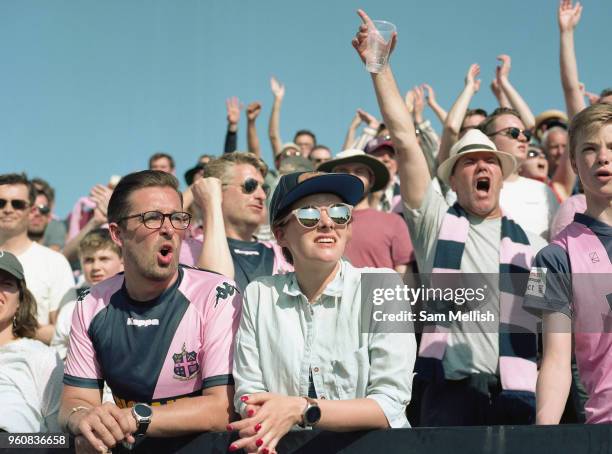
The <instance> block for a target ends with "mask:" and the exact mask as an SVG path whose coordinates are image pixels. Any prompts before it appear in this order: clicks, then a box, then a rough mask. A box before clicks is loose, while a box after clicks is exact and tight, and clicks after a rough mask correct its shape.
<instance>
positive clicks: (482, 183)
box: [476, 177, 491, 194]
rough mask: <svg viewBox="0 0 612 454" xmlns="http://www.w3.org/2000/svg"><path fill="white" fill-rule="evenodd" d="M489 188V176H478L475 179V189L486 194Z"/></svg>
mask: <svg viewBox="0 0 612 454" xmlns="http://www.w3.org/2000/svg"><path fill="white" fill-rule="evenodd" d="M490 188H491V180H490V179H489V177H479V178H477V179H476V191H477V192H480V193H484V194H487V193H488V192H489V189H490Z"/></svg>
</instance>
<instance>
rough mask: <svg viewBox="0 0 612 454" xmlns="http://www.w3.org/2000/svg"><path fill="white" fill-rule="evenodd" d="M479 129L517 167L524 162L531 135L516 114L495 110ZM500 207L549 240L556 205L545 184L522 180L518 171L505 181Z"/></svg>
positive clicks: (509, 109) (522, 225) (526, 179)
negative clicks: (513, 161) (510, 158)
mask: <svg viewBox="0 0 612 454" xmlns="http://www.w3.org/2000/svg"><path fill="white" fill-rule="evenodd" d="M481 129H482V131H483V132H484V133H485V134H486V135H487V136H489V138H490V139H491V140H492V141H493V143H494V144H495V146H496V147H497V149H498V150H500V151H504V152H506V153H509V154H511V155H512V156H514V158H515V159H516V161H517V163H518V165H519V168H520V166H521V165H522V164H523V163H524V162H525V160H526V159H527V150H528V148H529V140H530V139H531V133H530V132H529V131H528V130H526V129H525V125H524V123H523V120H522V119H521V117H520V116H519V113H518V112H517V111H516V110H514V109H511V108H506V107H500V108H498V109H495V110H494V111H493V113H492V114H491V115H489V117H487V119H486V120H485V121H484V122H483V124H482V125H481ZM500 204H501V206H502V208H503V209H504V211H505V212H506V213H507V214H508V215H509V216H510V217H512V218H513V219H514V220H515V221H516V222H518V223H519V224H520V226H521V227H522V228H523V229H525V230H528V231H530V232H533V233H535V234H537V235H540V236H541V237H542V238H544V239H548V231H549V229H550V224H551V222H552V220H553V217H554V215H555V213H556V212H557V209H558V208H559V202H558V201H557V197H556V196H555V194H554V192H553V191H552V190H551V189H550V188H549V187H548V186H547V185H546V184H545V183H542V182H540V181H536V180H532V179H530V178H525V177H522V176H520V175H519V174H518V169H517V170H516V171H515V172H513V173H512V174H511V175H510V176H508V178H507V179H506V180H505V181H504V185H503V187H502V190H501V194H500Z"/></svg>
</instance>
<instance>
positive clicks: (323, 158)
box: [308, 145, 332, 168]
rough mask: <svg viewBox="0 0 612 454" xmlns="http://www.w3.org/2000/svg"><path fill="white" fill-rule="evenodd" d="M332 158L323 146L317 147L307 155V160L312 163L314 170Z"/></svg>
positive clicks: (328, 150) (327, 149) (329, 151)
mask: <svg viewBox="0 0 612 454" xmlns="http://www.w3.org/2000/svg"><path fill="white" fill-rule="evenodd" d="M331 158H332V153H331V150H330V149H329V148H328V147H326V146H325V145H317V146H316V147H314V148H313V149H312V151H311V152H310V154H309V155H308V159H310V160H311V161H312V165H313V166H314V167H315V168H316V167H317V166H318V165H320V164H323V163H324V162H327V161H329V160H330V159H331Z"/></svg>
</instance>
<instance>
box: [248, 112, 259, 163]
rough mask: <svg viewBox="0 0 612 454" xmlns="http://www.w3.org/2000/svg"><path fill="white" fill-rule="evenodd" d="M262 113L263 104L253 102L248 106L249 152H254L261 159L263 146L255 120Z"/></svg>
mask: <svg viewBox="0 0 612 454" xmlns="http://www.w3.org/2000/svg"><path fill="white" fill-rule="evenodd" d="M260 113H261V104H260V103H258V102H252V103H251V104H249V105H248V107H247V147H248V149H249V152H251V153H253V154H254V155H255V156H257V157H258V158H259V159H261V147H260V146H259V136H258V135H257V127H256V126H255V120H257V117H258V116H259V114H260Z"/></svg>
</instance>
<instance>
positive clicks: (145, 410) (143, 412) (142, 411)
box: [134, 404, 153, 418]
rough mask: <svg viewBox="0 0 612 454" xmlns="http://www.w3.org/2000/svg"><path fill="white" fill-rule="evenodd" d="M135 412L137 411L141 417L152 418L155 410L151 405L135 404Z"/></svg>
mask: <svg viewBox="0 0 612 454" xmlns="http://www.w3.org/2000/svg"><path fill="white" fill-rule="evenodd" d="M134 413H136V414H137V415H138V416H140V417H141V418H150V417H151V415H153V410H151V407H149V406H148V405H144V404H136V405H134Z"/></svg>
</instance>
